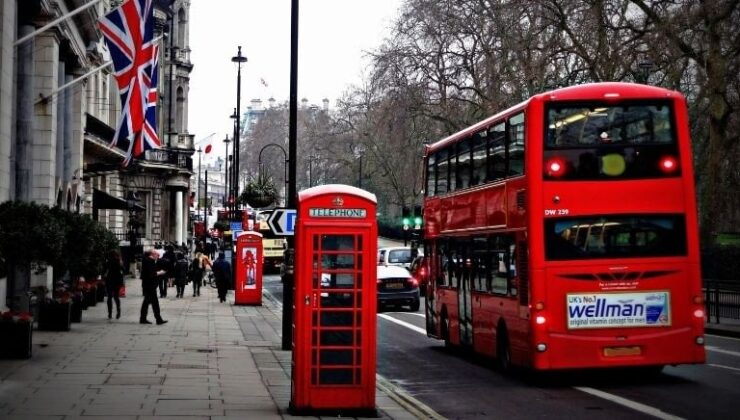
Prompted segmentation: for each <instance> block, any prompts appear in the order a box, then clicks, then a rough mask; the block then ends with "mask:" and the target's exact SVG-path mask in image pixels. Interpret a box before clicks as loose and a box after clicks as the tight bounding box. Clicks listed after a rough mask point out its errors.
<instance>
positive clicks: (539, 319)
mask: <svg viewBox="0 0 740 420" xmlns="http://www.w3.org/2000/svg"><path fill="white" fill-rule="evenodd" d="M534 322H536V323H537V325H545V323H546V322H547V318H545V317H544V316H542V315H537V316H536V317H535V318H534Z"/></svg>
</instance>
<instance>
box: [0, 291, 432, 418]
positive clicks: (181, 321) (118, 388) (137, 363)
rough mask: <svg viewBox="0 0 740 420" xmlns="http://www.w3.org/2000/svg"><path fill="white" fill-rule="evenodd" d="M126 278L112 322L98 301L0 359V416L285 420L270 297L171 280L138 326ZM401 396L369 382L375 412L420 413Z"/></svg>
mask: <svg viewBox="0 0 740 420" xmlns="http://www.w3.org/2000/svg"><path fill="white" fill-rule="evenodd" d="M126 284H127V293H128V295H127V297H126V298H123V299H121V305H122V308H123V310H122V312H123V314H122V316H121V319H120V320H116V319H115V318H114V319H113V320H108V318H107V307H106V305H105V303H104V302H103V303H98V304H97V305H96V306H95V307H91V308H89V309H87V310H86V311H84V312H83V315H82V323H79V324H72V330H71V331H67V332H47V331H38V330H36V331H34V333H33V357H32V358H31V359H28V360H0V418H3V419H32V418H39V417H41V416H44V418H45V419H50V418H51V419H53V418H58V419H61V418H64V419H69V418H85V419H91V418H95V417H98V418H102V417H105V418H109V417H114V416H115V418H117V419H146V418H150V417H167V416H177V417H180V416H187V417H188V418H190V419H226V418H235V419H236V418H239V419H285V418H293V417H292V416H290V415H288V414H287V407H288V402H289V400H290V356H291V353H290V352H289V351H283V350H281V339H280V331H281V328H282V324H281V321H280V316H281V314H280V312H279V310H278V306H277V305H276V303H274V302H272V301H271V300H270V299H264V300H263V306H261V307H249V306H233V305H232V304H221V303H219V302H218V297H217V296H216V290H215V289H212V288H210V287H208V286H206V287H203V288H202V289H201V294H202V296H200V297H192V296H188V293H191V294H192V289H191V288H190V287H187V288H186V292H185V295H186V297H185V298H184V299H175V298H174V294H175V292H174V289H173V288H171V289H169V291H168V297H167V298H164V299H160V305H161V307H162V316H163V318H164V319H167V320H169V323H167V324H165V325H161V326H158V325H141V324H139V309H140V307H141V301H142V297H141V287H140V282H139V280H135V279H127V283H126ZM229 301H230V302H233V292H230V296H229ZM114 312H115V309H114ZM149 320H150V321H153V316H152V314H151V313H150V314H149ZM405 401H406V399H405V396H404V394H403V393H396V392H394V391H393V390H392V387H389V386H388V384H387V383H385V382H384V381H383V380H382V379H380V380H379V381H378V390H377V397H376V404H377V408H378V413H379V415H380V418H383V419H402V420H406V419H415V418H419V416H421V415H423V414H422V412H421V411H419V410H423V409H424V407H414V406H413V401H412V403H408V402H405ZM414 413H417V414H416V415H415V414H414ZM173 418H174V417H173ZM296 418H298V417H296ZM300 418H305V417H300Z"/></svg>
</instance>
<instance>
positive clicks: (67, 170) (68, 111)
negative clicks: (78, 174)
mask: <svg viewBox="0 0 740 420" xmlns="http://www.w3.org/2000/svg"><path fill="white" fill-rule="evenodd" d="M73 79H74V76H73V75H71V74H67V75H65V76H64V83H69V82H71V81H72V80H73ZM70 89H71V88H67V89H66V90H67V92H66V93H65V94H64V116H63V117H64V118H63V120H64V127H63V128H60V130H62V129H63V130H64V166H63V167H64V181H65V182H69V181H72V177H73V171H74V169H75V167H74V165H73V164H72V151H73V147H74V141H73V137H72V135H73V131H72V105H73V103H72V102H73V101H72V99H73V98H72V91H71V90H70ZM57 164H58V163H57ZM73 198H74V199H76V198H77V197H73Z"/></svg>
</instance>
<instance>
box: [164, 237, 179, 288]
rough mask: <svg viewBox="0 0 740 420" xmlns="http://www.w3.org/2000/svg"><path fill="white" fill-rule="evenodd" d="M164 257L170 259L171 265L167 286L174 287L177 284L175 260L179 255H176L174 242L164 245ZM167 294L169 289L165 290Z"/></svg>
mask: <svg viewBox="0 0 740 420" xmlns="http://www.w3.org/2000/svg"><path fill="white" fill-rule="evenodd" d="M164 258H166V259H167V261H169V267H167V275H166V276H165V277H167V287H172V286H174V285H175V262H176V261H177V256H176V255H175V247H174V246H172V244H167V246H165V247H164ZM164 294H165V296H167V291H166V290H165V293H164Z"/></svg>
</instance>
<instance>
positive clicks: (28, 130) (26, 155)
mask: <svg viewBox="0 0 740 420" xmlns="http://www.w3.org/2000/svg"><path fill="white" fill-rule="evenodd" d="M33 31H34V27H33V25H22V26H20V27H19V28H18V37H19V38H21V37H24V36H26V35H28V34H30V33H31V32H33ZM34 48H35V40H34V39H31V40H29V41H26V42H24V43H23V44H21V45H19V46H18V47H17V53H18V54H17V56H16V57H17V62H16V66H17V87H16V126H15V130H16V135H15V138H16V143H15V168H14V171H15V198H16V199H17V200H21V201H31V188H30V185H31V178H32V176H33V175H34V174H33V172H32V171H33V158H32V156H33V153H32V152H33V148H32V142H33V99H34V98H35V96H34V94H33V92H34V89H33V75H34V72H35V66H34V61H33V50H34Z"/></svg>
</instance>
